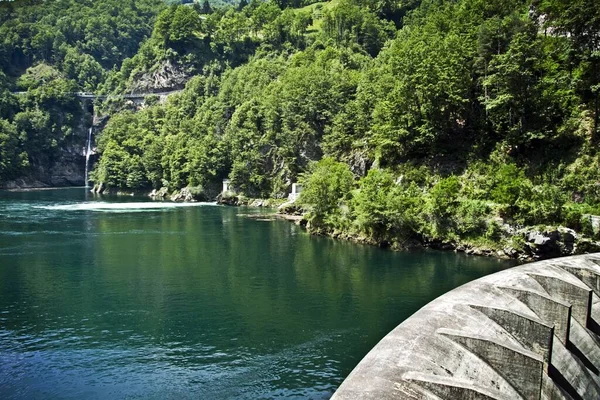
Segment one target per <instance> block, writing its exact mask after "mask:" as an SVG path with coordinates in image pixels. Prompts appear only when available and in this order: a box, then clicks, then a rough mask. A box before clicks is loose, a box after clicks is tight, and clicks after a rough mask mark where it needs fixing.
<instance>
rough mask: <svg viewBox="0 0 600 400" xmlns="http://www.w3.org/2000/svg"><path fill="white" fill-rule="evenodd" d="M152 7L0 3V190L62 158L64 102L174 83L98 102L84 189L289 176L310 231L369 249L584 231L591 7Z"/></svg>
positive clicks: (591, 203) (285, 183)
mask: <svg viewBox="0 0 600 400" xmlns="http://www.w3.org/2000/svg"><path fill="white" fill-rule="evenodd" d="M171 3H176V4H172V5H170V6H165V5H164V3H163V2H161V1H158V0H135V1H134V0H129V1H126V2H116V0H107V1H103V2H84V1H79V0H65V1H61V2H23V3H20V4H18V5H17V4H15V5H11V6H10V7H9V6H7V5H6V4H5V2H4V3H0V34H2V38H3V41H2V43H0V67H1V68H2V73H0V157H1V158H0V178H1V179H3V180H5V179H9V178H10V177H15V176H17V175H19V174H20V173H23V172H26V171H27V169H28V168H30V166H31V165H33V164H40V163H41V164H44V162H43V161H44V160H46V161H48V160H50V159H52V158H53V157H56V154H57V151H58V149H60V148H61V147H65V146H67V145H69V143H70V142H69V140H70V139H69V137H70V136H69V135H70V134H71V133H73V132H74V130H76V129H77V127H78V126H80V125H81V122H82V118H83V113H82V110H81V105H80V104H79V103H78V102H77V101H76V100H74V99H73V97H72V95H69V94H68V93H72V92H74V91H82V90H83V91H100V92H104V93H113V94H122V93H126V92H131V91H139V90H143V91H155V92H158V91H162V90H167V89H168V90H170V89H177V88H180V87H181V86H182V85H183V83H182V82H183V81H186V83H185V88H184V89H183V90H182V91H181V92H180V93H178V94H175V95H172V96H170V97H169V99H168V100H167V101H166V102H164V103H163V102H160V101H158V100H159V99H158V97H149V98H147V101H146V102H145V105H144V107H142V108H141V110H140V109H138V110H137V112H132V111H131V110H125V109H119V108H118V107H119V104H120V106H122V105H123V104H122V103H123V102H121V103H119V104H117V105H110V104H109V105H105V106H104V108H103V110H106V111H107V112H110V113H111V119H110V121H109V123H108V125H107V126H106V129H105V130H104V131H103V132H102V133H101V135H100V137H99V138H98V151H99V153H100V156H101V157H100V161H99V163H98V164H97V167H96V170H95V171H94V173H93V179H94V180H95V181H96V182H103V183H104V184H106V185H107V186H109V187H118V188H128V189H133V190H138V189H149V188H151V187H153V188H159V187H163V186H167V187H169V189H171V190H178V189H181V188H183V187H188V186H201V187H203V188H213V187H216V186H218V185H219V183H220V181H221V180H222V179H224V178H229V179H231V182H232V185H233V187H234V188H235V189H236V191H237V192H239V194H240V195H243V196H250V197H277V198H285V197H286V196H287V192H288V190H289V186H290V184H291V183H293V182H296V181H298V180H299V179H300V180H301V181H302V182H303V183H304V184H305V185H306V186H305V191H304V192H303V195H302V197H301V201H302V202H303V203H304V204H305V205H306V206H307V207H309V208H310V210H311V211H310V214H309V217H310V219H311V224H312V226H313V227H314V228H316V229H323V230H344V231H352V232H357V233H360V234H361V235H366V236H368V237H371V238H374V239H376V240H387V239H386V238H393V239H394V240H396V239H397V240H403V239H406V238H419V239H425V240H434V239H435V240H438V239H439V240H455V239H457V238H472V239H473V240H475V239H477V238H479V239H481V240H484V241H500V240H503V237H504V236H503V235H504V233H503V232H504V231H503V229H504V227H503V224H502V219H503V220H504V221H506V222H509V223H512V224H566V225H568V226H572V227H576V228H580V229H584V230H585V229H588V230H589V227H588V225H589V224H588V222H586V221H587V220H586V218H585V217H584V215H586V214H589V213H594V212H597V211H598V207H599V206H600V189H599V188H600V184H599V182H600V172H599V171H600V161H599V158H598V152H597V143H598V137H599V135H598V114H599V112H598V108H599V104H600V101H599V100H598V92H599V91H600V90H599V88H600V80H599V79H600V78H599V77H600V74H598V71H599V70H600V57H599V56H598V51H597V50H598V43H597V37H598V31H599V29H598V20H600V19H599V18H598V15H599V14H598V6H597V5H596V2H593V1H590V0H577V1H573V2H569V1H563V0H542V1H539V2H535V6H534V7H531V8H530V3H529V2H525V1H522V0H491V1H481V0H460V1H444V2H441V1H427V2H421V1H418V0H416V1H402V2H393V1H372V0H368V1H358V0H341V1H332V2H328V3H318V4H313V3H314V2H313V1H311V0H294V1H292V0H289V1H288V0H277V1H257V0H253V1H250V2H246V1H243V2H229V6H223V3H219V2H216V1H215V2H210V3H209V2H208V1H205V2H204V3H203V4H197V5H194V6H192V5H189V4H186V5H182V4H181V3H182V2H171ZM300 7H302V8H300ZM582 10H585V12H583V11H582ZM541 14H544V15H545V18H544V19H540V18H539V15H541ZM567 33H568V35H567ZM174 76H175V77H176V78H177V79H173V81H174V82H171V78H173V77H174ZM170 85H171V86H170ZM165 88H166V89H165ZM15 90H20V91H23V92H26V93H24V94H20V95H18V96H15V95H12V94H11V93H10V92H11V91H15ZM125 108H126V107H125ZM132 108H133V107H132ZM355 177H357V178H358V181H357V182H355V179H354V178H355Z"/></svg>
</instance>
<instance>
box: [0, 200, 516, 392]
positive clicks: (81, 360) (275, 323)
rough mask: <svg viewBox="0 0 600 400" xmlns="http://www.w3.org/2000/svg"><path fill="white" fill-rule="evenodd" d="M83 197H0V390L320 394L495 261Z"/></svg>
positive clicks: (230, 211)
mask: <svg viewBox="0 0 600 400" xmlns="http://www.w3.org/2000/svg"><path fill="white" fill-rule="evenodd" d="M85 196H86V195H85V192H84V191H83V190H71V191H55V192H54V191H46V192H27V193H1V194H0V394H1V395H2V396H1V397H3V398H7V397H8V398H47V397H60V398H105V397H107V396H109V397H117V398H123V397H134V398H135V397H141V398H163V397H192V398H198V397H199V396H200V397H206V398H230V397H237V398H261V397H262V398H264V397H277V396H285V397H292V398H294V397H297V398H327V397H328V396H330V395H331V393H332V392H333V391H334V390H335V387H336V386H337V385H339V383H341V381H342V380H343V378H344V377H345V376H346V375H347V374H348V373H349V372H350V370H351V369H352V368H353V367H354V365H356V363H357V362H358V361H359V360H360V359H361V358H362V357H363V356H364V354H365V353H366V352H367V351H368V350H369V349H370V348H371V347H372V346H373V345H374V344H375V343H376V342H377V341H378V340H379V339H380V338H381V337H382V336H384V335H385V334H386V333H387V332H388V331H389V330H391V329H392V328H393V327H394V326H395V325H397V324H398V323H399V322H401V321H402V320H403V319H405V318H406V317H408V316H409V315H410V314H412V313H413V312H415V311H416V310H417V309H418V308H420V307H421V306H423V305H424V304H426V303H427V302H428V301H430V300H431V299H433V298H435V297H437V296H438V295H440V294H441V293H443V292H445V291H447V290H449V289H451V288H453V287H456V286H458V285H460V284H462V283H465V282H467V281H469V280H471V279H475V278H477V277H479V276H482V275H485V274H488V273H492V272H495V271H498V270H500V269H502V268H504V267H507V266H508V265H509V264H507V263H506V262H499V261H496V260H491V259H484V258H467V257H464V256H458V255H454V254H448V253H435V252H416V253H393V252H388V251H382V250H380V249H377V248H373V247H368V246H360V245H354V244H350V243H346V242H340V241H335V240H331V239H328V238H315V237H310V236H308V235H306V234H305V233H304V232H303V231H301V230H300V229H299V228H298V227H296V226H295V225H293V224H290V223H287V222H284V221H272V222H264V221H256V220H253V219H249V218H245V217H240V216H238V215H237V214H239V213H240V212H241V210H240V209H236V208H224V207H202V206H194V207H168V208H165V207H162V208H160V209H149V208H148V206H146V205H141V206H139V207H137V208H142V209H144V210H145V211H144V212H123V210H126V209H128V208H129V209H130V210H133V209H136V206H135V203H134V202H136V201H137V202H139V201H140V200H139V199H125V200H122V199H118V200H115V201H117V202H119V203H120V204H117V205H115V206H110V207H113V208H112V210H115V211H119V212H111V211H110V210H111V208H110V207H109V208H108V210H106V209H105V210H104V211H103V212H98V211H97V209H98V205H93V204H92V205H86V206H85V207H81V206H77V205H76V204H78V202H83V201H86V198H85ZM105 200H106V199H104V200H103V201H105ZM87 201H90V202H92V201H91V200H90V199H87ZM123 201H125V202H126V204H122V203H121V202H123ZM74 204H75V206H73V205H74ZM169 204H170V203H169ZM40 207H44V208H40ZM243 212H260V211H256V210H246V211H243Z"/></svg>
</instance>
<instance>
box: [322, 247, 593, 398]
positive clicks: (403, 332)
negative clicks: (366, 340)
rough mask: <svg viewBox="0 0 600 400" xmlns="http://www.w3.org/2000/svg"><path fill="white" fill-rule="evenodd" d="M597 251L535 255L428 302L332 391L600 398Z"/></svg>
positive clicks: (357, 394)
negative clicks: (534, 258)
mask: <svg viewBox="0 0 600 400" xmlns="http://www.w3.org/2000/svg"><path fill="white" fill-rule="evenodd" d="M598 322H600V254H592V255H582V256H573V257H567V258H562V259H555V260H547V261H541V262H537V263H532V264H528V265H524V266H520V267H516V268H512V269H509V270H506V271H502V272H499V273H497V274H493V275H490V276H487V277H484V278H481V279H479V280H476V281H473V282H470V283H468V284H466V285H463V286H461V287H460V288H457V289H455V290H453V291H451V292H449V293H446V294H445V295H443V296H441V297H439V298H438V299H436V300H434V301H432V302H431V303H429V304H427V305H426V306H425V307H423V308H422V309H421V310H419V311H418V312H416V313H415V314H414V315H413V316H412V317H410V318H409V319H407V320H406V321H404V322H403V323H402V324H400V325H399V326H398V327H396V328H395V329H394V330H393V331H392V332H390V333H389V334H388V335H387V336H385V337H384V338H383V339H382V340H381V342H379V343H378V344H377V346H375V347H374V348H373V349H372V350H371V352H369V353H368V354H367V355H366V356H365V358H364V359H363V360H362V361H361V362H360V363H359V364H358V366H357V367H356V368H355V369H354V371H352V373H351V374H350V375H349V376H348V378H346V380H345V381H344V382H343V383H342V385H341V386H340V387H339V389H338V390H337V392H336V393H335V394H334V396H333V399H392V398H393V399H438V400H439V399H477V400H479V399H545V400H564V399H595V400H596V399H600V377H599V376H598V375H599V371H600V336H599V334H600V325H599V324H598Z"/></svg>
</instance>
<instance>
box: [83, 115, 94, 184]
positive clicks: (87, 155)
mask: <svg viewBox="0 0 600 400" xmlns="http://www.w3.org/2000/svg"><path fill="white" fill-rule="evenodd" d="M92 130H93V128H92V127H90V129H89V130H88V138H87V147H86V150H85V187H90V185H89V181H88V169H89V166H90V154H92Z"/></svg>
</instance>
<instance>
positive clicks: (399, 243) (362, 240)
mask: <svg viewBox="0 0 600 400" xmlns="http://www.w3.org/2000/svg"><path fill="white" fill-rule="evenodd" d="M65 189H86V190H88V191H89V192H90V193H92V194H94V195H99V196H102V195H109V196H115V195H116V196H128V197H129V196H139V197H145V198H148V197H149V198H151V199H153V200H155V201H164V202H174V203H181V202H197V201H200V200H202V199H204V200H205V199H206V198H207V196H206V195H204V194H203V193H202V194H201V196H193V195H192V193H191V192H190V190H189V188H184V189H180V190H175V191H173V192H171V193H168V192H167V191H166V190H163V191H162V193H161V194H162V195H159V196H157V191H155V190H154V191H152V192H148V191H143V192H142V191H138V192H123V191H119V190H114V189H113V190H106V191H104V193H97V191H95V190H94V189H96V187H95V186H94V187H91V186H54V187H47V186H46V187H28V188H10V189H0V191H6V192H33V191H50V190H65ZM196 197H199V198H196ZM200 197H201V198H200ZM215 201H216V202H217V204H219V205H223V206H230V207H252V208H268V209H272V210H275V211H276V212H275V213H273V214H271V215H270V216H269V217H266V216H264V215H262V216H260V217H259V216H253V215H248V214H240V215H242V216H246V217H248V218H252V219H256V220H261V221H271V220H276V219H277V220H284V221H288V222H291V223H294V224H296V225H298V226H301V227H302V228H303V229H304V230H305V231H306V232H307V233H309V234H310V235H314V236H329V237H331V238H333V239H339V240H347V241H350V242H353V243H357V244H367V245H370V246H376V247H380V248H386V249H390V250H392V251H409V250H414V249H432V250H440V251H453V252H455V253H464V254H466V255H475V256H483V257H493V258H497V259H505V260H518V261H519V262H530V261H538V260H545V259H552V258H557V257H563V256H569V255H578V254H587V253H593V252H597V251H600V242H596V241H594V240H592V239H590V238H588V237H585V236H583V235H582V234H581V233H579V232H575V231H574V230H572V229H569V228H565V227H560V226H558V227H550V226H547V227H524V228H521V229H518V230H517V229H514V228H513V227H510V228H511V229H512V233H508V232H506V233H505V236H504V237H503V238H502V239H501V240H499V241H498V246H486V245H484V244H477V243H473V242H472V241H469V240H461V239H460V238H459V239H457V240H444V239H435V238H434V239H430V238H418V237H414V238H410V239H400V238H392V237H390V238H377V239H376V238H373V237H369V236H368V235H365V234H360V233H358V232H348V231H332V232H327V231H322V230H314V229H311V226H310V223H309V221H308V220H307V219H306V216H305V214H300V213H299V210H295V212H293V213H286V212H285V211H282V210H281V206H282V205H283V204H286V200H284V199H253V198H247V197H244V196H227V197H223V196H222V195H221V194H220V195H218V196H216V198H215ZM515 242H520V243H521V245H520V246H518V247H517V246H514V243H515Z"/></svg>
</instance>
